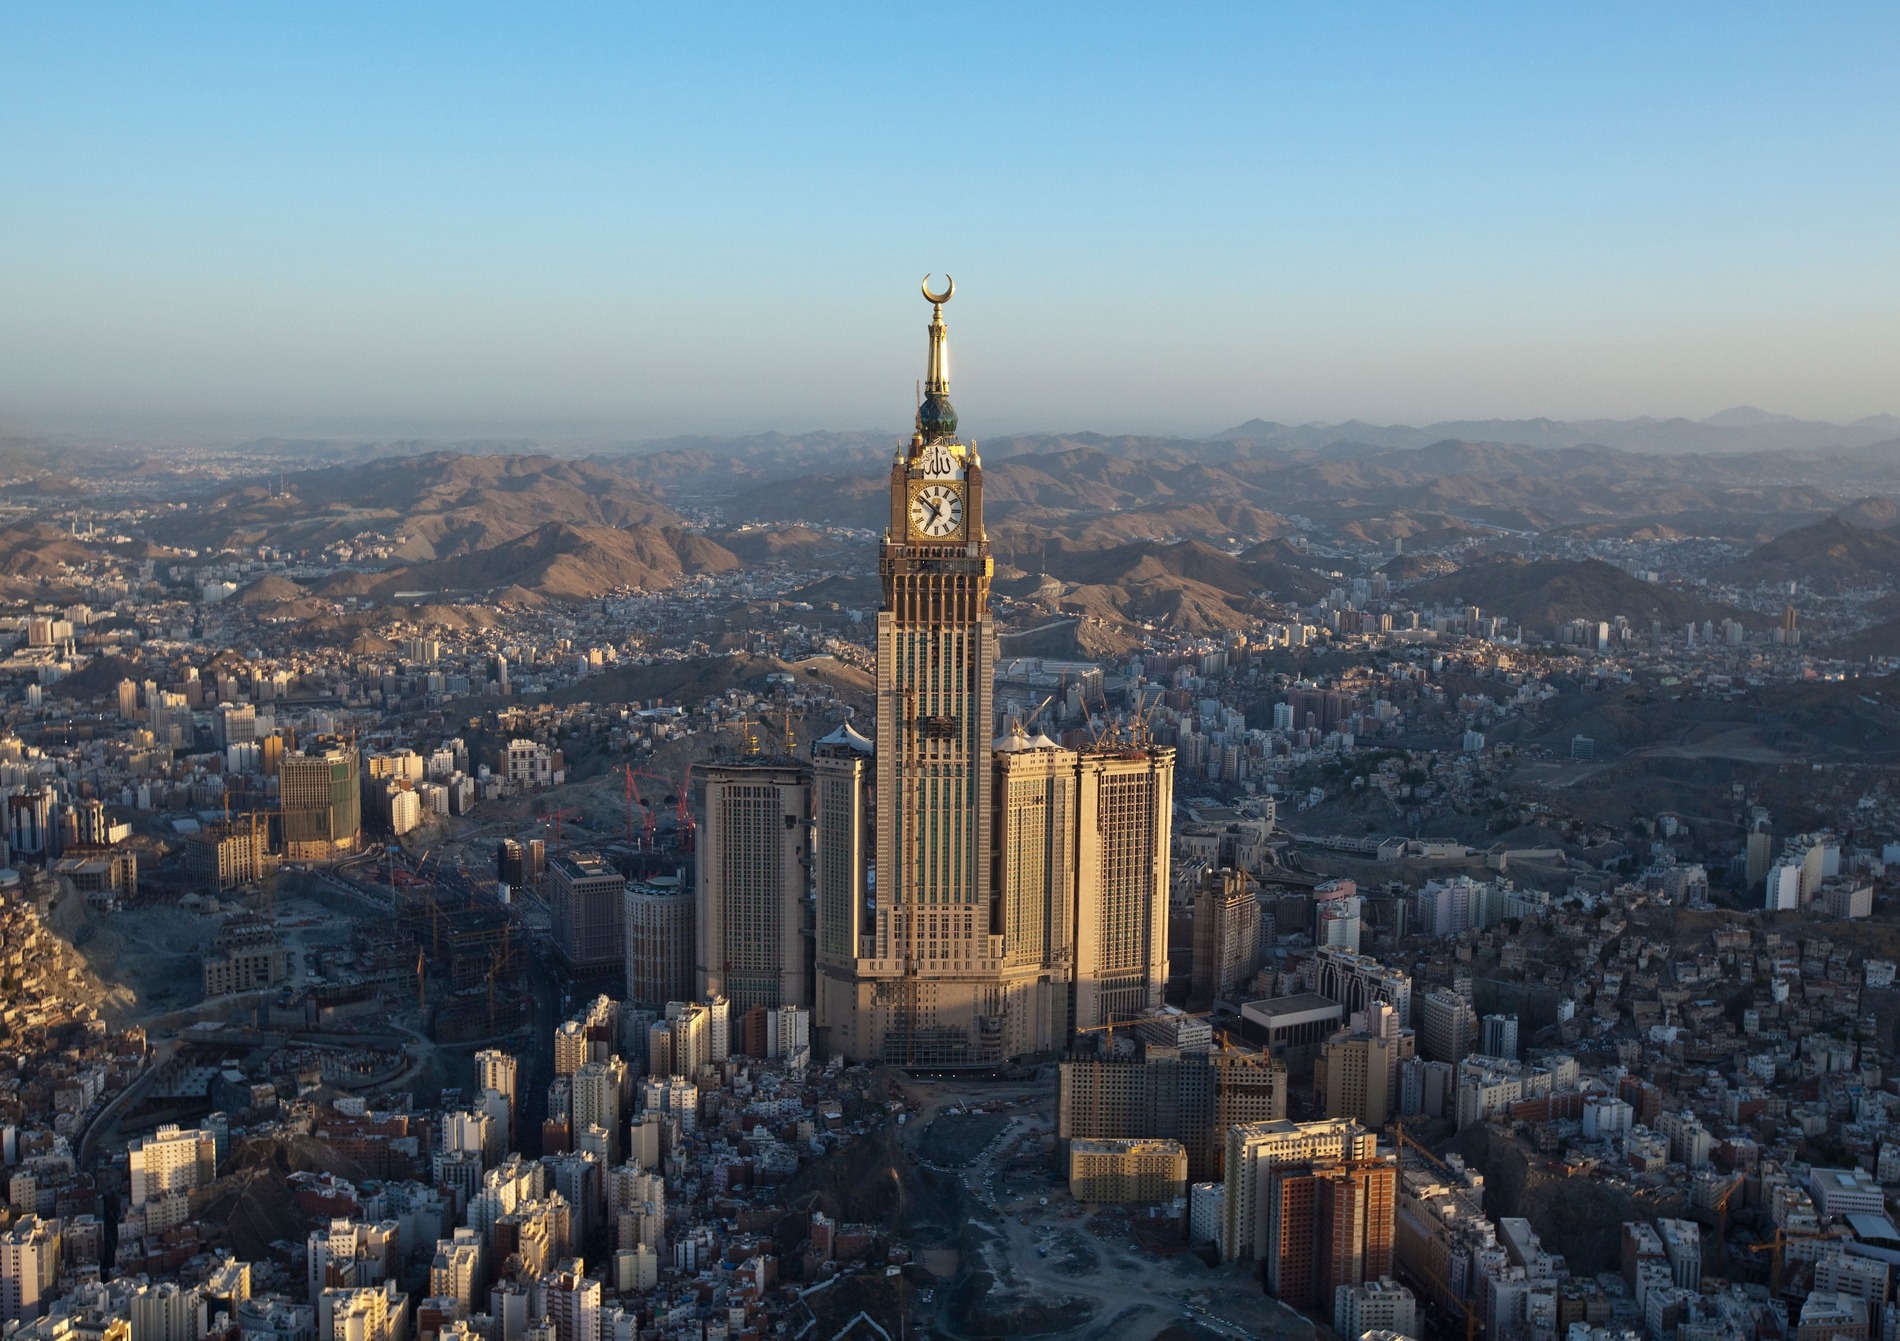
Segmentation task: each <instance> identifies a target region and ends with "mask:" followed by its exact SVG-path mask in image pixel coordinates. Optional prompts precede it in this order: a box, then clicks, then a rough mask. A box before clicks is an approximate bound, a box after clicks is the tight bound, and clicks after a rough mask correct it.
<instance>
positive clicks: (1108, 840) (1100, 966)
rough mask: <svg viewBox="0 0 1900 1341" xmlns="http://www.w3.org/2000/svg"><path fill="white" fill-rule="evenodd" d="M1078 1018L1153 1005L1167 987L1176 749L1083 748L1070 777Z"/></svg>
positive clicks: (1095, 1019) (1092, 1020) (1080, 1024)
mask: <svg viewBox="0 0 1900 1341" xmlns="http://www.w3.org/2000/svg"><path fill="white" fill-rule="evenodd" d="M1077 784H1078V788H1079V794H1078V798H1077V799H1078V803H1079V804H1078V805H1077V813H1076V839H1077V841H1076V863H1075V879H1076V916H1075V1020H1074V1026H1075V1027H1076V1028H1078V1029H1091V1028H1095V1027H1097V1026H1100V1025H1105V1024H1107V1023H1108V1022H1109V1017H1110V1016H1111V1015H1113V1016H1114V1017H1115V1018H1117V1019H1121V1018H1124V1017H1127V1016H1132V1015H1137V1014H1140V1013H1141V1012H1142V1011H1144V1010H1149V1009H1152V1008H1155V1007H1159V1006H1160V1005H1161V1004H1162V995H1163V993H1165V992H1166V990H1167V986H1168V877H1169V860H1168V848H1169V838H1170V835H1171V833H1172V827H1171V821H1172V816H1173V813H1174V751H1173V750H1171V749H1168V748H1165V747H1158V746H1134V745H1131V746H1128V747H1125V748H1123V747H1115V746H1111V747H1108V748H1103V749H1091V750H1086V751H1084V752H1083V753H1082V754H1081V756H1080V765H1079V768H1078V773H1077Z"/></svg>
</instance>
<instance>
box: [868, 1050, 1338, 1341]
mask: <svg viewBox="0 0 1900 1341" xmlns="http://www.w3.org/2000/svg"><path fill="white" fill-rule="evenodd" d="M902 1088H903V1092H904V1094H905V1097H906V1098H908V1099H909V1100H910V1101H911V1102H912V1103H914V1104H916V1105H918V1109H919V1111H918V1112H917V1114H916V1116H915V1117H913V1118H912V1120H911V1121H910V1122H909V1123H908V1124H907V1125H906V1127H905V1128H903V1129H902V1130H903V1135H902V1136H901V1137H900V1141H901V1143H902V1144H903V1145H904V1146H905V1148H907V1149H908V1150H909V1151H910V1152H911V1153H912V1154H913V1155H914V1157H915V1158H916V1159H917V1160H918V1162H919V1163H920V1164H924V1165H925V1166H926V1167H925V1168H924V1169H923V1170H920V1172H923V1173H926V1174H930V1175H931V1176H932V1177H933V1178H934V1179H939V1180H943V1179H948V1180H952V1190H953V1192H954V1194H955V1197H956V1201H957V1213H956V1215H955V1217H954V1221H953V1223H954V1225H955V1228H954V1231H953V1232H949V1233H939V1234H938V1235H937V1236H936V1237H935V1238H927V1233H928V1231H927V1230H926V1228H925V1227H924V1226H921V1225H920V1226H917V1227H916V1229H915V1230H914V1231H913V1232H914V1234H915V1238H914V1244H915V1246H916V1248H917V1249H918V1256H919V1260H920V1261H922V1262H924V1263H925V1264H926V1265H928V1266H929V1267H930V1268H931V1270H932V1274H933V1275H934V1276H935V1277H936V1278H937V1279H938V1280H940V1281H941V1282H942V1285H941V1286H939V1287H937V1288H936V1289H934V1290H933V1291H932V1296H933V1297H932V1299H931V1300H930V1301H929V1305H928V1306H929V1308H930V1309H931V1322H932V1331H933V1333H934V1334H936V1335H940V1336H944V1337H951V1338H956V1339H957V1341H974V1338H977V1337H990V1336H1035V1337H1046V1338H1051V1341H1084V1338H1087V1339H1088V1341H1098V1339H1107V1338H1115V1339H1117V1341H1119V1338H1130V1341H1154V1338H1159V1337H1167V1338H1169V1341H1177V1339H1178V1341H1187V1338H1203V1339H1211V1338H1214V1337H1225V1338H1230V1341H1231V1339H1235V1338H1242V1337H1267V1338H1272V1339H1273V1341H1313V1339H1314V1338H1315V1336H1316V1331H1315V1328H1314V1327H1313V1325H1312V1323H1310V1322H1309V1321H1307V1320H1306V1319H1305V1318H1302V1317H1300V1316H1299V1315H1297V1314H1295V1313H1293V1312H1292V1311H1291V1310H1288V1309H1286V1308H1284V1307H1282V1306H1281V1305H1280V1304H1279V1303H1278V1302H1277V1301H1275V1300H1273V1299H1271V1298H1269V1297H1268V1296H1267V1295H1266V1293H1265V1292H1264V1291H1263V1290H1262V1288H1261V1286H1260V1283H1259V1279H1258V1276H1257V1273H1256V1271H1255V1270H1254V1268H1253V1266H1252V1265H1251V1264H1235V1265H1230V1266H1220V1267H1210V1266H1209V1265H1208V1264H1207V1263H1206V1262H1205V1261H1204V1260H1202V1258H1201V1257H1200V1256H1198V1255H1197V1254H1195V1253H1193V1252H1190V1251H1187V1250H1186V1245H1185V1244H1182V1248H1181V1251H1178V1252H1173V1253H1170V1254H1169V1255H1166V1256H1163V1255H1160V1254H1158V1253H1156V1252H1153V1251H1150V1250H1149V1249H1146V1248H1144V1247H1143V1246H1141V1244H1140V1243H1139V1242H1137V1240H1136V1237H1135V1233H1134V1228H1135V1224H1136V1220H1137V1217H1136V1216H1134V1215H1131V1214H1129V1213H1127V1212H1125V1211H1123V1210H1121V1209H1120V1208H1105V1209H1100V1210H1094V1209H1093V1208H1088V1207H1083V1206H1078V1205H1077V1204H1076V1203H1075V1202H1074V1201H1072V1200H1071V1199H1070V1198H1069V1195H1068V1191H1067V1186H1066V1183H1065V1182H1064V1180H1063V1178H1062V1177H1061V1171H1060V1170H1059V1169H1058V1168H1057V1167H1056V1161H1055V1158H1054V1156H1053V1154H1052V1153H1048V1152H1047V1150H1046V1149H1045V1140H1046V1139H1047V1138H1049V1137H1050V1136H1051V1135H1052V1133H1053V1131H1054V1126H1055V1122H1054V1105H1055V1085H1054V1082H1053V1079H1048V1080H1038V1081H1035V1082H1026V1083H1015V1084H1011V1083H999V1082H995V1081H970V1082H960V1081H946V1080H930V1081H908V1082H905V1083H904V1084H903V1086H902ZM952 1107H955V1108H960V1109H963V1110H964V1111H963V1112H961V1113H956V1114H948V1113H946V1112H945V1110H946V1109H949V1108H952ZM973 1107H976V1108H982V1109H985V1110H987V1111H984V1112H972V1111H969V1110H970V1109H971V1108H973ZM933 1170H941V1171H942V1172H940V1173H933V1172H932V1171H933Z"/></svg>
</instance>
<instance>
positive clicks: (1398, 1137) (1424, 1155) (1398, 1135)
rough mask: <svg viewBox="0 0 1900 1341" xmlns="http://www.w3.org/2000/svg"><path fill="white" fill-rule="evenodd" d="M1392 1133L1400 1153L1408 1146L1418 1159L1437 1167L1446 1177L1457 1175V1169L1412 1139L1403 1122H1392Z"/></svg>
mask: <svg viewBox="0 0 1900 1341" xmlns="http://www.w3.org/2000/svg"><path fill="white" fill-rule="evenodd" d="M1392 1135H1393V1138H1394V1140H1395V1141H1396V1143H1397V1144H1398V1147H1399V1151H1400V1153H1401V1154H1403V1153H1404V1151H1405V1150H1406V1149H1407V1148H1410V1149H1411V1151H1412V1153H1414V1154H1416V1155H1417V1156H1418V1157H1419V1158H1420V1159H1422V1160H1424V1161H1425V1162H1426V1163H1427V1164H1429V1165H1431V1166H1432V1167H1433V1168H1435V1169H1437V1170H1438V1171H1439V1172H1440V1173H1442V1174H1444V1175H1445V1176H1446V1177H1448V1178H1455V1177H1457V1170H1455V1169H1453V1168H1452V1167H1451V1165H1449V1164H1447V1163H1445V1161H1444V1160H1442V1159H1440V1158H1439V1157H1438V1156H1437V1155H1434V1154H1433V1153H1432V1152H1431V1151H1429V1150H1427V1149H1426V1148H1425V1147H1424V1146H1422V1145H1420V1144H1419V1143H1418V1142H1417V1141H1416V1140H1414V1139H1413V1137H1412V1134H1411V1133H1410V1132H1408V1131H1406V1130H1405V1123H1403V1122H1401V1121H1395V1122H1393V1124H1392Z"/></svg>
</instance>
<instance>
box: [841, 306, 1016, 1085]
mask: <svg viewBox="0 0 1900 1341" xmlns="http://www.w3.org/2000/svg"><path fill="white" fill-rule="evenodd" d="M954 292H955V285H954V284H951V285H950V286H948V287H947V288H946V289H945V290H944V292H943V293H942V294H940V295H939V294H932V293H931V292H930V290H929V287H928V283H927V282H926V287H925V289H924V297H925V298H926V299H927V300H928V301H929V302H930V304H931V319H930V326H929V358H928V371H927V373H926V376H925V380H924V400H923V404H922V405H921V406H919V407H918V410H917V431H916V432H915V433H914V434H913V435H912V436H911V441H910V445H909V447H908V448H907V449H903V450H900V451H899V452H898V455H897V459H896V460H895V461H893V462H892V463H891V511H890V523H889V528H888V529H887V530H886V531H885V533H884V545H883V550H882V552H881V554H880V556H879V559H878V575H879V577H880V578H881V580H882V582H883V586H884V601H883V608H882V609H880V610H879V611H878V616H877V702H878V709H877V741H878V753H879V755H880V763H882V764H883V765H884V766H883V767H881V768H880V769H878V773H877V859H876V861H877V873H878V881H877V891H876V905H875V906H876V914H875V921H874V923H873V927H872V931H871V936H872V939H873V945H872V950H873V953H872V955H871V956H869V957H868V958H866V959H862V960H860V963H859V968H858V977H859V995H858V1010H859V1013H860V1015H861V1016H862V1015H864V1014H866V1013H868V1014H869V1016H870V1020H869V1024H870V1037H869V1038H868V1039H862V1038H861V1039H860V1044H861V1046H862V1045H863V1044H864V1043H868V1044H869V1045H870V1046H869V1051H870V1052H871V1053H872V1054H874V1055H875V1056H877V1057H878V1058H880V1059H881V1060H884V1061H887V1062H896V1063H910V1064H921V1065H938V1066H946V1065H947V1066H957V1065H965V1066H969V1065H975V1066H983V1065H990V1064H993V1063H995V1062H998V1061H1001V1060H1002V1059H1003V1056H1004V1045H1003V1027H1002V1017H1003V1012H1004V1005H1005V1003H1004V1002H1003V1000H1002V994H1001V992H1000V984H999V982H998V980H997V978H998V969H999V968H1000V966H1001V961H1002V944H1001V942H1002V937H1001V935H1000V930H1001V929H1000V928H998V927H996V926H995V925H994V921H995V914H994V909H992V907H991V903H990V833H989V830H990V736H991V722H990V695H991V693H992V687H993V681H994V678H995V677H994V672H993V669H992V668H993V666H994V664H995V660H996V636H995V629H994V626H993V624H992V621H991V616H990V576H991V574H992V572H993V571H994V562H993V560H992V559H991V558H990V547H989V541H988V539H987V538H986V537H985V535H984V531H983V463H982V460H981V458H980V457H979V456H978V455H977V452H976V447H975V446H974V444H968V443H963V442H960V441H958V439H957V412H956V410H955V409H954V408H953V407H952V406H951V404H950V362H949V359H950V356H949V348H948V342H947V338H946V332H945V329H944V323H943V304H944V303H945V302H947V301H949V299H950V297H951V295H952V294H953V293H954ZM860 1032H861V1033H862V1024H861V1027H860Z"/></svg>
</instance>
